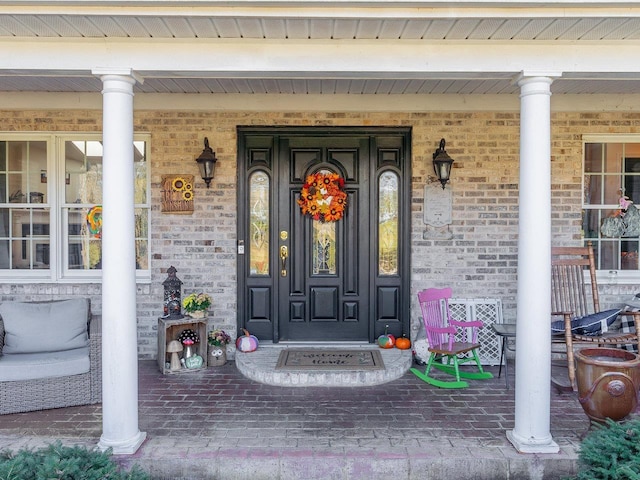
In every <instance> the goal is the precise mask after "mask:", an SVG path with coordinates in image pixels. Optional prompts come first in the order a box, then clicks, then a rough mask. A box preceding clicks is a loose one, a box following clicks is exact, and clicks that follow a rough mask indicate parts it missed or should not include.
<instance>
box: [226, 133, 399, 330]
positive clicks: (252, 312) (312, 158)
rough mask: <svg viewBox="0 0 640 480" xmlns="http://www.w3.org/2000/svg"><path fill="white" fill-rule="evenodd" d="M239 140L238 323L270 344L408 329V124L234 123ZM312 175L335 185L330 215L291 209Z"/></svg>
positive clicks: (295, 207)
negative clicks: (337, 193)
mask: <svg viewBox="0 0 640 480" xmlns="http://www.w3.org/2000/svg"><path fill="white" fill-rule="evenodd" d="M327 130H329V131H327ZM238 140H239V141H238V145H239V149H238V152H239V185H238V192H239V207H240V215H239V228H238V232H239V235H238V239H239V250H238V251H239V255H238V267H239V268H238V275H239V281H238V292H239V295H238V314H239V322H238V323H239V326H240V327H243V328H247V329H248V330H249V331H251V333H253V334H254V335H257V336H258V338H261V339H272V340H274V341H321V340H329V341H373V340H374V339H375V337H377V335H379V334H380V333H382V331H384V328H385V326H386V325H389V331H390V332H392V333H395V334H398V335H399V334H402V333H403V332H404V333H408V331H407V330H406V329H408V318H405V317H406V316H407V315H408V311H409V306H408V300H407V298H406V295H407V290H408V287H407V285H408V278H407V277H408V275H406V272H408V268H407V265H408V263H407V262H408V253H409V248H408V234H407V232H408V230H407V229H408V218H409V217H408V208H409V203H408V189H409V186H408V181H407V178H409V174H408V172H406V171H405V170H406V169H407V168H408V163H409V162H408V160H406V159H407V158H408V156H409V153H408V145H409V131H408V130H407V129H402V130H400V129H373V130H362V129H352V128H334V129H311V128H308V129H307V128H301V129H268V128H266V129H254V128H239V129H238ZM317 174H320V175H322V176H324V177H327V176H328V175H331V174H335V175H337V177H333V178H339V179H340V184H341V185H342V184H343V187H342V189H343V191H344V192H345V193H346V195H347V197H346V202H347V207H346V208H345V211H344V214H343V215H342V216H341V217H340V218H338V219H330V220H329V221H321V220H318V219H314V218H313V217H312V216H311V215H310V214H303V212H302V210H301V206H300V205H299V204H298V199H299V198H300V192H301V189H302V188H303V185H304V184H305V182H307V181H308V179H309V177H310V176H314V175H317ZM316 178H318V177H316ZM320 178H322V177H320ZM327 201H328V199H327Z"/></svg>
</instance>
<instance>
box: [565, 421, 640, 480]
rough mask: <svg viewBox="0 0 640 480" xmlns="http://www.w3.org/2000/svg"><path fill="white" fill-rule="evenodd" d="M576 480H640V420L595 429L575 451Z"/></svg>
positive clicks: (612, 423)
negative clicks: (577, 450)
mask: <svg viewBox="0 0 640 480" xmlns="http://www.w3.org/2000/svg"><path fill="white" fill-rule="evenodd" d="M578 472H579V473H578V475H577V476H576V479H578V480H640V418H633V419H632V420H629V421H627V422H614V421H613V420H607V423H606V425H602V426H594V427H593V430H592V431H590V432H589V433H588V434H587V436H586V437H585V438H584V440H582V443H581V445H580V451H579V452H578Z"/></svg>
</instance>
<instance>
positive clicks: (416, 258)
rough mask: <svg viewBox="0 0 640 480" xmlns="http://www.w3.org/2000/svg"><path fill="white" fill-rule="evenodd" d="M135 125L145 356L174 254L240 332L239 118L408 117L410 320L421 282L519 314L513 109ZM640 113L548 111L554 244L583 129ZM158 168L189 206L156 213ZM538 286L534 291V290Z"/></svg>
mask: <svg viewBox="0 0 640 480" xmlns="http://www.w3.org/2000/svg"><path fill="white" fill-rule="evenodd" d="M134 122H135V130H136V131H137V132H147V133H150V134H151V156H150V161H151V187H152V197H151V198H152V205H153V207H152V216H151V232H152V233H151V257H152V259H151V271H152V281H151V283H150V284H140V285H138V292H137V294H138V331H139V344H140V356H141V357H142V358H154V357H155V355H156V325H157V317H158V315H160V314H161V311H162V309H161V306H162V293H163V291H162V290H163V289H162V282H163V280H164V279H165V278H166V269H167V268H168V267H169V266H170V265H173V266H175V267H176V268H177V270H178V277H179V278H180V279H181V280H182V281H183V282H184V284H183V293H184V294H188V293H191V292H193V291H206V292H208V293H210V294H211V295H212V296H213V297H214V302H213V307H212V309H211V313H212V316H211V318H210V324H211V325H212V326H215V327H220V328H224V329H225V330H227V331H229V332H231V333H235V331H236V315H235V310H236V262H235V255H236V253H235V252H236V193H235V185H236V126H237V125H292V126H293V125H296V126H297V125H308V126H322V125H335V126H362V125H364V126H411V127H413V147H412V148H413V160H412V169H413V178H412V207H411V209H412V272H411V283H412V295H411V297H412V307H413V308H412V319H413V323H414V327H415V326H416V325H417V323H416V322H417V319H418V314H417V308H416V304H415V300H414V297H415V295H414V293H415V292H416V291H417V290H419V289H421V288H425V287H427V286H445V285H450V286H452V287H453V289H454V292H455V295H456V296H457V297H465V298H475V297H498V298H501V299H502V301H503V304H504V312H505V318H506V319H507V320H512V321H513V320H514V318H515V296H516V268H517V265H516V263H517V233H518V181H519V179H518V158H519V115H518V114H517V113H513V112H427V113H361V114H358V113H325V112H311V113H295V112H294V113H276V112H274V113H264V112H259V113H255V112H202V111H197V112H195V111H194V112H191V111H186V112H181V111H136V112H135V120H134ZM100 128H101V112H100V111H85V110H63V111H0V131H22V132H38V131H45V132H49V131H60V132H94V131H100ZM639 131H640V113H639V114H632V113H607V112H604V113H588V114H587V113H584V114H583V113H555V114H553V118H552V138H553V144H552V159H551V161H552V163H551V165H552V177H553V185H552V202H553V203H552V205H553V207H552V217H553V218H552V234H553V243H554V244H560V243H572V242H573V243H579V241H580V229H581V228H580V216H581V212H580V206H581V184H582V182H581V149H582V140H581V135H582V134H584V133H590V134H594V133H637V132H639ZM205 136H207V137H208V138H209V141H210V143H211V146H212V148H213V149H214V150H215V152H216V156H217V157H218V163H217V165H216V175H215V178H214V180H213V181H212V183H211V188H210V189H206V188H205V185H204V182H203V181H202V180H201V179H200V176H199V175H198V170H197V166H196V163H195V160H194V159H195V157H197V156H198V155H199V154H200V152H201V151H202V148H203V139H204V137H205ZM440 138H446V141H447V152H448V153H449V155H450V156H451V157H452V158H454V159H455V163H454V165H453V171H452V174H451V179H452V180H451V185H452V189H453V224H452V225H451V226H450V227H449V230H450V232H451V234H452V238H451V239H446V240H445V239H442V240H439V239H433V238H430V237H429V235H427V234H425V230H426V226H425V224H424V223H423V211H422V209H423V200H424V186H425V184H426V182H427V181H428V177H429V176H430V175H433V170H432V163H431V156H432V153H433V151H434V150H435V149H436V147H437V146H438V143H439V141H440ZM164 174H193V175H194V176H195V177H196V182H195V207H194V210H195V211H194V213H193V215H173V214H163V213H161V212H160V204H159V202H160V181H161V177H162V175H164ZM604 290H605V291H604V292H603V304H604V305H607V304H615V303H616V302H618V301H619V299H620V295H627V294H630V293H635V286H634V285H609V286H606V287H605V289H604ZM532 294H535V292H532ZM78 295H81V296H88V297H90V298H91V299H92V304H93V306H94V310H95V311H97V312H99V311H100V310H101V306H100V285H95V284H73V285H69V284H61V285H56V284H15V285H14V284H10V283H4V284H0V300H7V299H47V298H53V297H71V296H78Z"/></svg>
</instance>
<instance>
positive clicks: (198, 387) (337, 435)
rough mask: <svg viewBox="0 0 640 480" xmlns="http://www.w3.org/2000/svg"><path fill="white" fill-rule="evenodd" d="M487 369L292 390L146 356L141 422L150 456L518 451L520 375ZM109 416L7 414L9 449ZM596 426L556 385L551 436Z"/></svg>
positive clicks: (87, 429)
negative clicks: (175, 367)
mask: <svg viewBox="0 0 640 480" xmlns="http://www.w3.org/2000/svg"><path fill="white" fill-rule="evenodd" d="M488 369H489V370H490V371H494V372H496V378H494V379H492V380H487V381H473V382H471V385H470V387H469V388H467V389H463V390H443V389H438V388H435V387H433V386H430V385H428V384H426V383H424V382H422V381H420V380H419V379H417V378H416V377H415V376H414V375H412V374H411V373H407V374H406V375H404V376H403V377H402V378H400V379H398V380H396V381H393V382H390V383H387V384H384V385H379V386H370V387H357V386H354V387H352V388H345V387H289V388H285V387H275V386H268V385H263V384H259V383H256V382H254V381H251V380H248V379H246V378H244V377H243V376H242V375H241V374H240V373H239V372H238V371H237V370H236V368H235V364H234V363H233V362H227V364H226V365H225V366H222V367H217V368H208V369H206V370H201V371H197V372H189V373H184V374H177V375H162V374H161V373H160V372H159V371H158V369H157V366H156V364H155V362H153V361H141V362H140V367H139V372H140V373H139V385H140V389H139V396H140V403H139V407H140V408H139V414H140V418H139V425H140V430H141V431H144V432H146V433H147V436H148V440H147V443H148V444H149V445H153V450H154V453H149V452H148V451H147V452H146V454H145V455H147V456H149V455H151V456H153V455H158V456H160V455H164V456H165V457H163V458H165V459H166V456H171V455H172V454H176V455H178V456H179V455H180V454H181V453H180V452H182V454H184V451H185V450H182V449H180V448H177V446H184V445H185V442H192V443H195V444H196V445H200V447H198V448H200V449H201V451H202V450H204V449H207V448H214V447H215V449H218V450H219V449H226V450H227V451H229V452H233V451H234V450H235V451H236V452H237V454H238V455H240V454H242V452H245V453H246V452H249V453H247V454H250V452H251V451H252V450H251V449H252V448H253V449H257V448H268V449H271V450H270V451H274V449H276V450H278V451H297V452H300V451H304V450H309V451H313V450H317V449H320V450H323V451H325V452H326V451H335V452H343V453H344V454H346V453H345V452H351V454H353V452H359V451H361V452H363V453H364V454H366V453H365V452H370V451H376V452H411V451H420V452H425V451H433V452H444V455H446V452H447V451H452V450H448V449H451V448H454V446H455V448H461V447H463V448H468V449H469V451H470V452H471V455H480V456H481V455H482V453H478V452H482V451H483V450H484V451H490V449H491V448H495V447H498V448H500V450H502V451H504V452H507V455H509V454H510V453H509V452H512V453H513V455H517V454H516V453H515V450H514V449H513V447H511V445H510V444H509V442H508V440H507V439H506V437H505V432H506V431H507V430H509V429H511V428H513V425H514V408H515V406H514V405H515V401H514V390H513V384H514V379H513V378H511V379H510V383H511V385H512V388H511V389H509V390H507V389H506V388H505V382H504V378H497V368H493V367H489V368H488ZM510 370H511V371H513V370H514V369H513V368H512V369H510ZM510 373H511V372H510ZM503 374H504V372H503ZM101 422H102V417H101V406H100V405H90V406H81V407H70V408H64V409H56V410H48V411H41V412H30V413H22V414H13V415H3V416H0V449H2V448H4V447H9V448H12V447H19V446H22V445H24V444H26V445H34V442H37V440H38V439H41V440H42V441H45V440H46V439H55V438H75V439H79V440H80V441H81V442H84V443H86V444H93V445H95V443H96V442H97V441H98V439H99V437H100V434H101V431H102V423H101ZM588 428H589V422H588V419H587V417H586V416H585V414H584V413H583V411H582V409H581V407H580V405H579V403H578V401H577V398H576V396H575V395H574V394H559V393H557V392H555V391H553V390H552V399H551V434H552V436H553V439H554V440H555V441H556V442H557V443H558V445H559V446H560V447H561V448H562V449H567V450H568V451H570V452H573V453H575V449H576V447H577V446H578V445H579V443H580V439H581V437H582V436H583V435H584V434H585V433H586V432H587V430H588ZM436 447H438V448H436ZM163 449H164V451H163ZM267 454H268V452H267V453H265V455H267ZM436 455H442V453H436ZM281 463H282V460H281ZM278 468H282V465H280V466H279V467H278ZM408 475H409V477H410V474H408ZM166 478H170V477H166ZM184 478H191V477H189V475H186V476H184ZM193 478H207V477H206V476H203V477H195V476H194V477H193ZM210 478H213V477H210ZM234 478H240V477H234ZM256 478H259V477H256ZM265 478H268V477H265ZM302 478H304V477H302ZM308 478H311V477H308ZM318 478H322V477H318ZM344 478H351V477H350V476H349V475H347V476H345V477H344ZM416 478H420V477H416ZM496 478H500V476H496Z"/></svg>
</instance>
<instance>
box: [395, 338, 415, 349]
mask: <svg viewBox="0 0 640 480" xmlns="http://www.w3.org/2000/svg"><path fill="white" fill-rule="evenodd" d="M396 348H399V349H400V350H409V349H410V348H411V340H409V339H408V338H407V337H404V336H402V337H400V338H398V339H397V340H396Z"/></svg>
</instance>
